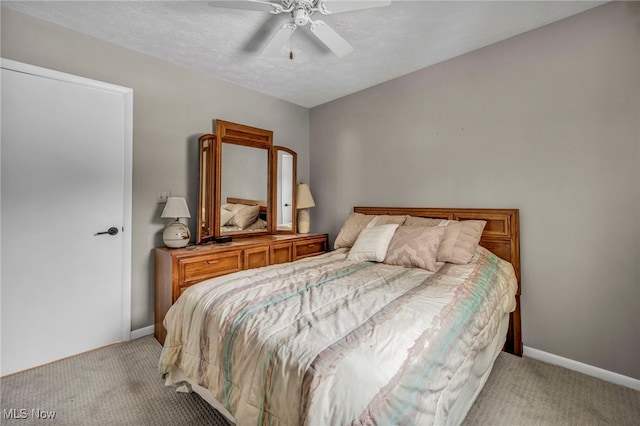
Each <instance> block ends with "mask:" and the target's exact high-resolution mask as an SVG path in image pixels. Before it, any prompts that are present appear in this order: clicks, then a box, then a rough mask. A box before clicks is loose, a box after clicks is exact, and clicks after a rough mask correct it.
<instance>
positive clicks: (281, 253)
mask: <svg viewBox="0 0 640 426" xmlns="http://www.w3.org/2000/svg"><path fill="white" fill-rule="evenodd" d="M269 249H270V260H271V264H272V265H277V264H280V263H285V262H291V259H292V258H293V256H292V250H293V248H292V246H291V243H284V244H274V245H272V246H271V247H270V248H269Z"/></svg>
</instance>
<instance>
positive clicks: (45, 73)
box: [0, 58, 133, 341]
mask: <svg viewBox="0 0 640 426" xmlns="http://www.w3.org/2000/svg"><path fill="white" fill-rule="evenodd" d="M0 68H3V69H6V70H10V71H16V72H20V73H24V74H30V75H34V76H38V77H43V78H48V79H51V80H58V81H62V82H66V83H71V84H77V85H80V86H85V87H91V88H94V89H98V90H104V91H107V92H111V93H114V94H118V95H120V96H121V97H122V100H123V102H124V135H123V143H124V159H123V176H122V178H123V180H122V182H123V206H124V211H123V223H122V277H121V290H122V318H121V321H122V323H121V327H120V330H121V332H120V335H121V340H122V341H129V340H131V235H132V232H131V231H132V228H131V227H132V192H133V177H132V176H133V89H131V88H129V87H123V86H118V85H115V84H111V83H105V82H102V81H98V80H92V79H89V78H85V77H80V76H77V75H73V74H67V73H64V72H60V71H54V70H51V69H48V68H42V67H38V66H35V65H29V64H25V63H22V62H17V61H13V60H11V59H5V58H0Z"/></svg>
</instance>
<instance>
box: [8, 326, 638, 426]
mask: <svg viewBox="0 0 640 426" xmlns="http://www.w3.org/2000/svg"><path fill="white" fill-rule="evenodd" d="M160 350H161V347H160V344H159V343H158V342H156V341H155V340H154V339H153V337H152V336H147V337H143V338H141V339H137V340H133V341H131V342H127V343H123V344H118V345H113V346H110V347H107V348H102V349H99V350H96V351H92V352H87V353H84V354H81V355H78V356H75V357H72V358H68V359H65V360H62V361H58V362H55V363H52V364H49V365H45V366H42V367H38V368H34V369H32V370H28V371H25V372H22V373H18V374H14V375H11V376H7V377H3V378H2V379H0V388H1V396H2V400H1V404H0V405H1V406H2V412H3V414H2V418H0V423H2V424H6V425H25V426H26V425H31V424H33V425H36V424H37V425H42V424H46V425H88V426H90V425H140V426H142V425H194V426H195V425H215V426H226V425H227V423H226V422H225V420H224V418H223V417H222V416H220V415H219V414H218V413H217V412H216V411H215V410H214V409H213V408H211V407H210V406H209V405H208V404H207V403H205V402H204V401H203V400H202V399H200V397H198V396H197V395H196V394H182V393H176V392H175V391H174V390H173V389H172V388H167V387H165V386H164V385H163V381H162V379H161V378H160V376H159V374H158V371H157V363H158V357H159V356H160ZM21 410H24V411H21ZM37 410H41V412H44V413H47V412H49V411H55V417H54V418H53V419H48V420H44V419H39V418H37V417H36V415H37V414H38V411H37ZM8 417H14V418H13V419H10V418H8ZM15 417H26V418H24V419H17V418H15ZM638 424H640V392H638V391H635V390H632V389H628V388H625V387H622V386H617V385H614V384H611V383H607V382H604V381H601V380H598V379H595V378H592V377H589V376H585V375H582V374H580V373H576V372H573V371H570V370H567V369H564V368H561V367H556V366H552V365H549V364H545V363H541V362H538V361H534V360H531V359H527V358H518V357H515V356H512V355H509V354H505V353H502V354H500V356H499V357H498V360H497V361H496V365H495V367H494V369H493V372H492V373H491V376H490V377H489V380H488V382H487V384H486V386H485V388H484V389H483V391H482V393H481V394H480V395H479V397H478V399H477V400H476V403H475V404H474V406H473V407H472V408H471V411H470V412H469V415H468V416H467V418H466V419H465V421H464V423H463V425H465V426H469V425H491V426H500V425H509V426H512V425H580V426H582V425H616V426H618V425H638Z"/></svg>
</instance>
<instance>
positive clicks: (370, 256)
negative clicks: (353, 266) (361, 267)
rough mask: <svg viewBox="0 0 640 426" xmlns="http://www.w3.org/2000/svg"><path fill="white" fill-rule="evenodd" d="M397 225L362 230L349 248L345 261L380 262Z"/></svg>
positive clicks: (384, 255) (385, 253)
mask: <svg viewBox="0 0 640 426" xmlns="http://www.w3.org/2000/svg"><path fill="white" fill-rule="evenodd" d="M397 227H398V224H395V223H393V224H388V225H380V226H373V227H371V228H365V229H363V230H362V231H361V232H360V234H359V235H358V238H357V239H356V242H355V243H354V244H353V247H351V251H349V255H348V256H347V260H365V261H373V262H382V261H383V260H384V258H385V257H386V255H387V248H388V247H389V243H390V242H391V239H392V238H393V234H394V232H396V228H397Z"/></svg>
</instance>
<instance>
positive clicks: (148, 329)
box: [131, 325, 153, 340]
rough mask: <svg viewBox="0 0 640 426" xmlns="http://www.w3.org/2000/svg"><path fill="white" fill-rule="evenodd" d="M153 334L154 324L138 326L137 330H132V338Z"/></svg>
mask: <svg viewBox="0 0 640 426" xmlns="http://www.w3.org/2000/svg"><path fill="white" fill-rule="evenodd" d="M150 334H153V326H152V325H150V326H148V327H142V328H138V329H137V330H131V340H133V339H139V338H140V337H144V336H148V335H150Z"/></svg>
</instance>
